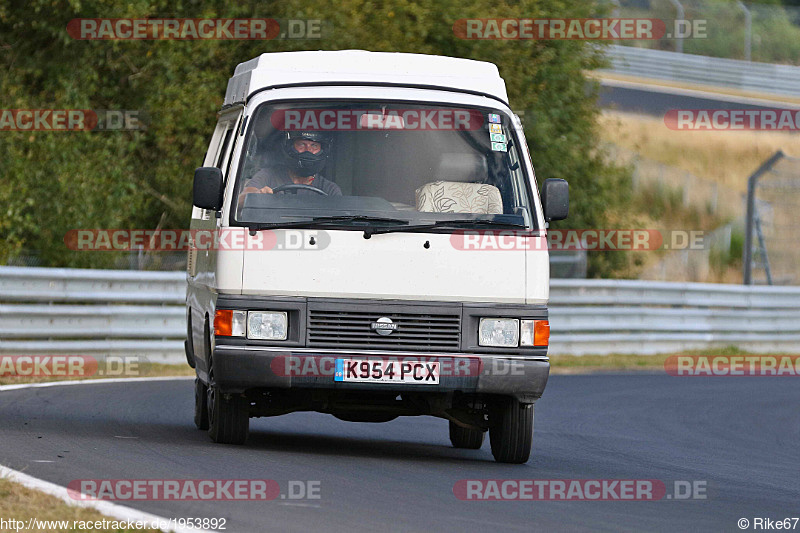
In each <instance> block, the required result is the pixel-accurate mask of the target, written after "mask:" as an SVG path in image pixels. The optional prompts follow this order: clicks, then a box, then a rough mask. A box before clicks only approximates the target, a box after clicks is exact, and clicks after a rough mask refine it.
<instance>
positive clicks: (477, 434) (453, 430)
mask: <svg viewBox="0 0 800 533" xmlns="http://www.w3.org/2000/svg"><path fill="white" fill-rule="evenodd" d="M485 436H486V432H485V431H481V430H480V429H469V428H462V427H461V426H459V425H458V424H456V423H455V422H453V421H452V420H451V421H450V442H452V443H453V447H454V448H463V449H466V450H479V449H480V447H481V446H482V445H483V439H484V437H485Z"/></svg>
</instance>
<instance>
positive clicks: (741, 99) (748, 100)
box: [596, 76, 800, 109]
mask: <svg viewBox="0 0 800 533" xmlns="http://www.w3.org/2000/svg"><path fill="white" fill-rule="evenodd" d="M596 79H597V81H599V82H600V85H603V86H604V87H620V88H622V89H639V90H643V91H649V92H654V93H666V94H675V95H679V96H692V97H695V98H705V99H708V100H719V101H721V102H733V103H736V104H745V105H757V106H761V107H769V108H780V109H800V104H796V103H790V102H783V101H778V100H763V99H761V98H753V97H752V96H736V95H733V94H720V93H715V92H711V91H701V90H697V89H683V88H680V87H669V86H667V85H656V84H650V83H641V82H635V81H623V80H613V79H609V78H603V77H602V76H597V77H596Z"/></svg>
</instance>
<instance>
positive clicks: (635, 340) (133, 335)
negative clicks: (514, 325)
mask: <svg viewBox="0 0 800 533" xmlns="http://www.w3.org/2000/svg"><path fill="white" fill-rule="evenodd" d="M185 290H186V280H185V275H184V273H183V272H138V271H116V270H115V271H109V270H69V269H49V268H24V267H0V354H5V355H7V354H23V353H24V354H51V353H62V354H89V355H103V354H114V355H134V354H135V355H145V356H147V357H148V359H149V360H151V361H163V362H172V363H180V362H182V361H184V360H185V358H184V355H183V339H184V338H185V337H184V336H185V333H186V326H185V318H184V316H185V315H184V313H185V311H184V296H185ZM550 325H551V331H552V336H551V344H550V352H551V354H553V355H556V356H557V355H558V354H608V353H639V354H654V353H659V352H677V351H681V350H687V349H699V348H712V347H725V346H729V345H735V346H739V347H741V348H743V349H747V350H752V351H755V352H766V351H772V352H776V351H783V352H785V351H797V350H798V349H800V287H762V286H743V285H715V284H708V283H667V282H650V281H628V280H566V279H554V280H552V281H551V284H550Z"/></svg>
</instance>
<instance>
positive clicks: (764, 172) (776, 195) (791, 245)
mask: <svg viewBox="0 0 800 533" xmlns="http://www.w3.org/2000/svg"><path fill="white" fill-rule="evenodd" d="M798 210H800V158H796V157H789V156H787V155H785V154H784V153H783V152H781V151H778V152H776V153H775V155H773V156H772V157H771V158H769V159H768V160H767V161H766V162H764V164H763V165H761V167H760V168H759V169H758V170H756V171H755V172H754V173H753V174H752V175H751V176H750V178H749V179H748V180H747V218H746V230H745V247H744V257H743V265H744V274H743V278H744V283H745V285H751V284H753V283H754V281H755V282H758V283H767V284H769V285H797V284H798V283H799V282H800V248H798V246H797V243H798V238H800V230H798V227H797V220H798V217H797V213H798ZM754 271H755V272H754Z"/></svg>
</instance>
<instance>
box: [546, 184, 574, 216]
mask: <svg viewBox="0 0 800 533" xmlns="http://www.w3.org/2000/svg"><path fill="white" fill-rule="evenodd" d="M542 210H543V211H544V219H545V220H546V221H547V222H550V221H551V220H564V219H565V218H567V215H569V184H568V183H567V181H566V180H562V179H560V178H550V179H546V180H544V184H543V185H542Z"/></svg>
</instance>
